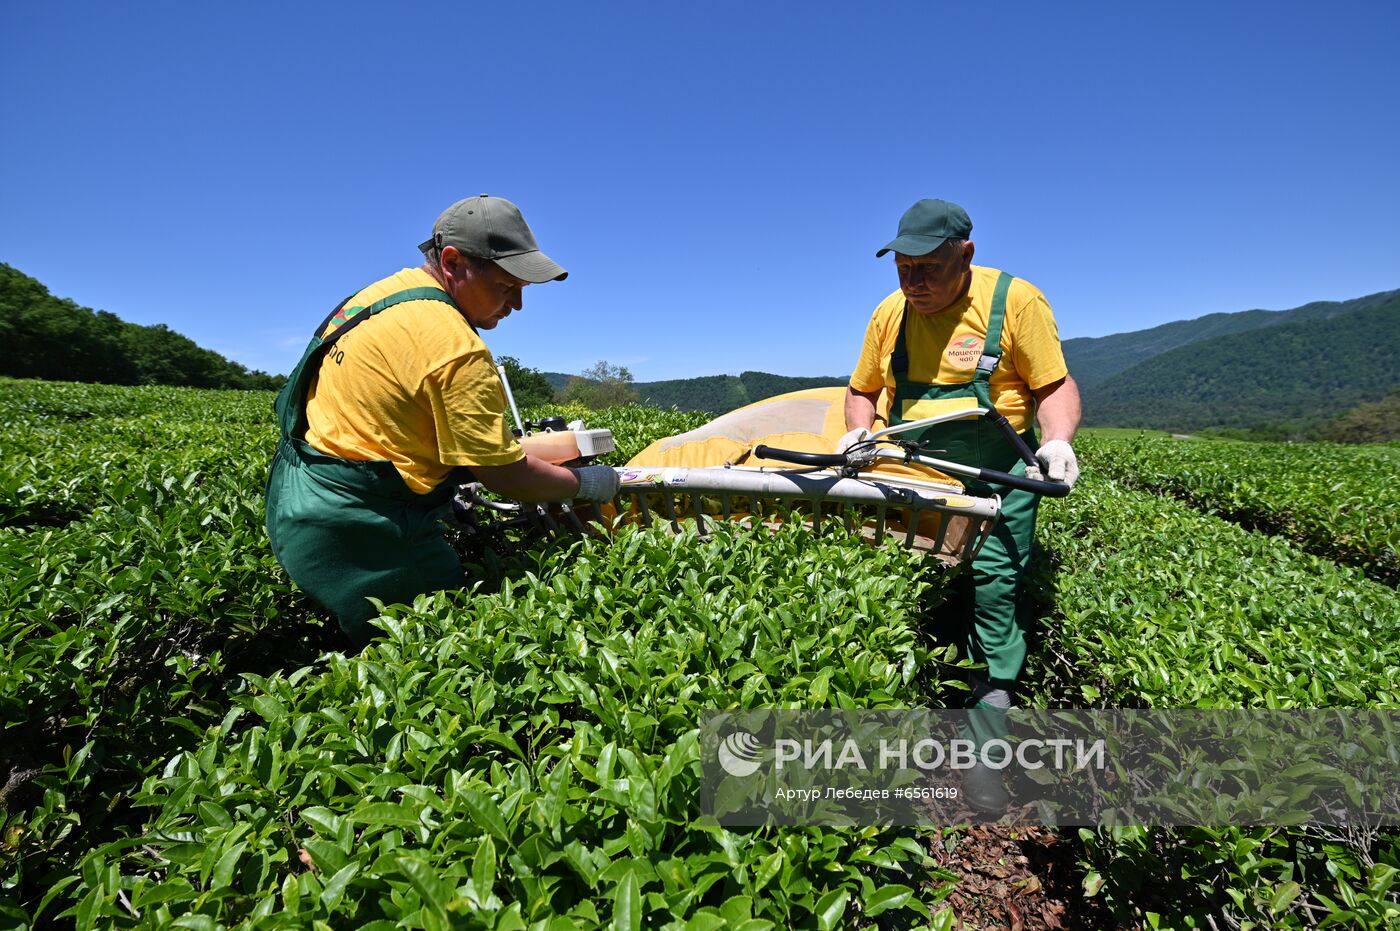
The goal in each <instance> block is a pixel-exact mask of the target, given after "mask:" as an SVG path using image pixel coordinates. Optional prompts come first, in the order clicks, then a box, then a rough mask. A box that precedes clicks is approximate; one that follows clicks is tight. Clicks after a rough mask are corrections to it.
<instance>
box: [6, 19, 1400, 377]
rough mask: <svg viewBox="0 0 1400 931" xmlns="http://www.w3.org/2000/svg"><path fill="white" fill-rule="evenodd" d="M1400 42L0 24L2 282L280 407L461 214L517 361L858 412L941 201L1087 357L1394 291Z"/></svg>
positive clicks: (941, 25)
mask: <svg viewBox="0 0 1400 931" xmlns="http://www.w3.org/2000/svg"><path fill="white" fill-rule="evenodd" d="M1398 34H1400V4H1396V3H1394V2H1375V3H1347V2H1340V3H1336V4H1331V5H1323V4H1319V3H1315V2H1308V3H1291V2H1269V3H1265V2H1240V3H1233V2H1232V3H1220V2H1215V3H1192V2H1185V3H1183V2H1174V3H1170V4H1153V5H1147V4H1137V3H1123V2H1116V3H1102V4H1088V3H1060V4H1050V3H1043V2H1041V3H1017V2H1010V3H995V4H990V3H987V4H972V3H958V4H953V3H945V2H922V3H878V2H867V3H842V4H836V3H802V4H798V3H764V2H756V0H750V2H747V3H742V4H739V3H734V4H731V3H719V2H711V3H704V4H684V5H683V4H657V3H627V4H623V3H599V4H565V3H559V4H551V3H545V4H527V3H514V4H497V5H494V6H487V5H485V4H479V3H460V2H459V3H453V4H434V5H429V4H422V3H412V2H401V3H393V4H390V3H378V4H372V3H353V2H338V3H333V4H332V3H289V2H284V3H281V4H265V3H257V2H253V3H242V4H217V5H215V4H199V3H189V2H184V3H179V4H175V3H168V4H167V3H133V4H120V5H119V4H111V3H105V4H93V3H70V2H53V3H48V4H39V3H36V2H32V0H31V2H16V0H11V2H8V3H6V4H4V6H3V8H0V88H3V89H2V90H0V100H3V106H4V121H3V125H4V130H3V136H0V261H5V262H8V263H10V264H12V265H14V266H16V267H17V268H19V269H20V270H22V271H24V272H26V273H28V274H30V275H33V276H34V277H36V278H38V279H40V280H41V281H43V282H44V283H45V284H47V285H48V286H49V287H50V289H51V290H52V291H53V292H54V293H55V294H58V295H60V296H64V297H70V298H72V299H74V300H76V301H77V302H79V303H80V304H84V305H87V306H90V307H96V308H101V309H106V310H110V311H112V312H114V313H116V314H118V315H120V316H121V317H123V318H125V319H128V320H132V321H135V322H138V323H157V322H160V323H166V324H168V325H169V326H171V327H172V328H174V329H176V330H179V331H180V332H183V333H185V334H187V335H189V336H191V337H192V338H194V339H195V340H197V341H198V342H200V343H201V344H203V345H206V346H209V347H210V348H214V349H217V350H219V351H221V352H224V353H225V354H227V355H229V356H231V357H233V358H235V359H237V360H239V361H241V362H244V363H245V364H248V365H250V366H253V367H255V368H261V369H265V370H269V371H276V372H285V371H287V370H288V369H289V368H290V367H291V365H292V364H293V363H294V361H295V359H296V356H297V355H298V353H299V351H300V349H301V347H302V346H303V345H304V343H305V341H306V339H307V337H308V335H309V332H310V329H311V328H312V327H313V325H314V324H315V323H316V322H318V321H319V320H320V319H321V318H322V317H323V316H324V315H325V313H326V311H327V310H328V309H329V308H330V307H331V306H333V305H334V304H335V302H337V301H338V300H339V299H340V298H342V297H344V296H345V294H346V293H348V292H350V291H352V290H354V289H355V288H356V287H358V286H360V285H363V284H366V283H368V282H370V281H372V280H374V279H376V278H379V277H382V276H383V275H385V274H388V273H390V272H393V271H396V270H397V269H399V268H401V267H403V266H406V265H413V264H417V260H418V255H417V252H416V250H415V248H414V247H415V244H416V243H418V242H419V241H421V240H422V239H423V238H426V235H427V232H428V230H429V228H430V227H431V224H432V221H433V219H434V218H435V217H436V216H437V214H438V212H439V211H441V210H442V208H443V207H445V206H447V204H449V203H451V202H452V201H453V200H456V199H457V198H459V197H463V196H467V195H472V194H478V193H482V192H489V193H492V194H498V195H501V196H505V197H509V198H510V199H512V200H514V201H516V202H517V203H518V204H519V205H520V206H521V207H522V209H523V210H524V213H525V216H526V218H527V220H528V221H529V222H530V224H531V226H532V227H533V228H534V230H535V233H536V235H537V236H538V238H539V240H540V243H541V246H542V247H543V248H544V249H545V250H546V251H547V252H548V253H549V254H550V255H551V256H552V257H554V258H555V259H556V260H558V261H559V262H561V263H562V264H564V265H565V266H566V267H567V268H568V269H569V270H570V272H571V275H570V277H569V279H568V280H567V281H565V282H562V283H554V284H547V285H538V286H533V287H531V288H529V289H527V291H526V292H525V309H524V312H523V313H522V314H519V315H514V316H512V318H511V319H509V320H507V321H506V322H505V323H503V324H502V325H501V326H500V327H499V328H498V329H496V330H495V331H493V332H491V333H489V334H487V341H488V344H489V345H490V346H491V347H492V348H493V350H495V352H496V353H497V354H511V355H515V356H517V357H519V358H520V359H521V360H522V361H524V362H525V363H526V364H528V365H533V366H535V367H537V368H541V369H546V370H556V371H579V370H581V369H582V368H584V367H585V366H587V365H589V364H591V363H592V362H594V361H596V360H598V359H607V360H609V361H611V362H614V363H618V364H623V365H627V366H629V367H630V368H631V370H632V372H633V373H634V375H635V376H636V377H637V378H638V379H639V380H654V379H661V378H676V377H689V376H695V375H706V374H715V373H719V372H735V373H737V372H739V371H742V370H745V369H761V370H766V371H771V372H778V373H782V374H790V375H817V374H845V373H847V372H849V370H850V368H851V366H852V364H853V363H854V361H855V358H856V355H857V352H858V349H859V345H860V340H861V335H862V332H863V329H864V326H865V323H866V321H867V319H868V318H869V314H870V311H871V309H872V308H873V307H874V305H875V303H876V302H877V301H878V300H879V299H880V298H881V297H883V296H884V295H885V294H886V293H888V292H889V291H890V290H892V289H893V288H894V287H895V278H894V270H893V267H892V264H891V260H890V257H886V258H885V259H880V260H877V259H876V258H875V257H874V253H875V250H876V249H877V248H878V247H879V246H881V245H882V244H883V243H884V242H885V241H887V240H888V239H889V238H891V237H892V236H893V233H894V228H895V225H896V223H897V221H898V218H899V215H900V213H901V212H902V211H903V210H904V209H905V208H906V207H907V206H908V205H909V204H910V203H912V202H913V201H914V200H916V199H918V198H920V197H944V198H947V199H950V200H954V201H957V202H959V203H961V204H963V206H965V207H966V208H967V210H968V212H969V213H970V214H971V216H972V220H973V223H974V225H975V232H974V239H975V240H976V242H977V247H978V250H977V255H978V261H979V262H981V263H985V264H988V265H994V266H997V267H1001V268H1005V269H1006V270H1008V271H1011V272H1012V273H1014V274H1017V275H1019V276H1021V277H1024V278H1027V279H1029V280H1030V281H1032V282H1034V283H1036V284H1037V285H1039V286H1040V287H1041V288H1042V289H1043V290H1044V291H1045V293H1046V295H1047V296H1048V297H1049V299H1050V302H1051V304H1052V306H1053V307H1054V309H1055V312H1056V316H1057V318H1058V320H1059V323H1060V331H1061V335H1062V336H1064V337H1066V338H1069V337H1074V336H1099V335H1104V334H1108V333H1114V332H1122V331H1125V330H1133V329H1141V328H1144V327H1149V326H1154V325H1156V324H1159V323H1163V322H1166V321H1169V320H1178V319H1185V318H1189V317H1195V316H1199V315H1201V314H1205V313H1211V312H1216V311H1236V310H1245V309H1249V308H1255V307H1264V308H1271V309H1282V308H1287V307H1293V306H1296V305H1299V304H1302V303H1305V302H1308V301H1312V300H1324V299H1344V298H1350V297H1356V296H1360V295H1362V294H1368V293H1372V292H1375V291H1379V290H1385V289H1389V288H1395V287H1400V181H1397V170H1396V165H1397V164H1400V70H1397V69H1396V67H1395V63H1394V41H1395V37H1396V36H1397V35H1398Z"/></svg>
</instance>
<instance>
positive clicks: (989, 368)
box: [973, 272, 1014, 381]
mask: <svg viewBox="0 0 1400 931" xmlns="http://www.w3.org/2000/svg"><path fill="white" fill-rule="evenodd" d="M1013 280H1014V279H1013V276H1011V275H1008V274H1007V273H1006V272H1002V273H1001V274H999V275H998V276H997V283H996V287H995V288H993V289H992V307H991V310H990V311H989V312H988V314H987V341H986V342H985V343H983V345H982V358H980V359H978V360H977V374H976V375H974V376H973V377H974V378H979V379H981V380H983V381H986V380H988V379H990V378H991V377H992V372H994V371H996V367H997V363H998V362H999V361H1001V330H1002V323H1003V322H1004V321H1005V320H1006V292H1007V291H1010V290H1011V282H1012V281H1013Z"/></svg>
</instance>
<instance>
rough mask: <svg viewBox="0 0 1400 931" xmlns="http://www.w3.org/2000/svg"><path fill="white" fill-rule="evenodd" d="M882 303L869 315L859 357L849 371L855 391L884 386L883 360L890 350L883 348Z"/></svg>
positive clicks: (872, 389) (866, 390) (875, 389)
mask: <svg viewBox="0 0 1400 931" xmlns="http://www.w3.org/2000/svg"><path fill="white" fill-rule="evenodd" d="M883 307H884V304H883V303H882V304H881V305H880V306H879V307H876V308H875V312H874V313H872V314H871V315H870V323H869V324H867V325H866V327H865V342H864V343H862V344H861V347H860V358H859V359H857V360H856V367H855V370H854V371H852V372H851V383H850V384H851V388H852V389H853V390H855V391H860V392H868V391H879V390H880V389H882V388H884V387H885V360H886V358H887V357H888V356H889V354H890V352H891V351H892V350H887V349H885V343H886V338H885V337H886V333H885V329H886V328H885V319H886V318H885V315H883V314H881V313H880V311H881V309H882V308H883Z"/></svg>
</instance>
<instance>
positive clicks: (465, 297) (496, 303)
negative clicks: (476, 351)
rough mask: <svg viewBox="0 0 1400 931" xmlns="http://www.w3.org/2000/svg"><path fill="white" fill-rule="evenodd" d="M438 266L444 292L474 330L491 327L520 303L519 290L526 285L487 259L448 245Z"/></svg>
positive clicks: (521, 296) (516, 308)
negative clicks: (443, 279) (445, 281)
mask: <svg viewBox="0 0 1400 931" xmlns="http://www.w3.org/2000/svg"><path fill="white" fill-rule="evenodd" d="M442 267H443V271H444V272H445V275H444V277H445V278H446V279H447V283H448V284H449V288H448V293H450V294H451V295H452V300H453V301H455V302H456V304H457V306H458V307H459V308H461V310H462V313H463V314H464V315H465V316H466V318H467V319H468V320H470V321H471V323H472V325H473V326H475V327H476V328H477V329H478V330H491V329H494V328H495V326H496V324H498V323H500V322H501V321H502V320H504V319H505V318H506V317H507V316H509V315H510V312H511V311H512V310H519V309H520V308H521V307H522V306H523V305H524V295H523V294H521V291H523V290H524V288H525V286H526V285H527V284H529V282H528V281H522V280H521V279H519V278H517V277H515V276H514V275H512V274H511V273H510V272H508V271H506V270H505V269H504V268H502V267H501V266H499V265H497V264H496V263H495V262H492V261H491V260H490V259H473V258H470V257H468V256H464V255H461V254H460V253H457V251H456V249H454V248H453V247H451V246H449V247H447V249H444V250H443V256H442Z"/></svg>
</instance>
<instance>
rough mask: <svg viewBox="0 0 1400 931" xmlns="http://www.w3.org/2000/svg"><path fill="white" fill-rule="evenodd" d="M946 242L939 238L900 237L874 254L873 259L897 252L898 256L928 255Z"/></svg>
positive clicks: (943, 238)
mask: <svg viewBox="0 0 1400 931" xmlns="http://www.w3.org/2000/svg"><path fill="white" fill-rule="evenodd" d="M947 241H948V240H947V239H946V238H945V237H940V236H900V237H898V238H897V239H894V240H891V242H890V244H889V245H887V246H885V248H883V249H881V250H880V251H879V252H877V253H875V258H877V259H878V258H879V257H880V256H882V255H884V254H885V253H886V252H898V253H899V254H900V255H928V254H929V253H930V252H932V251H933V250H934V249H937V248H938V247H939V246H941V245H943V244H944V243H945V242H947Z"/></svg>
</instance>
